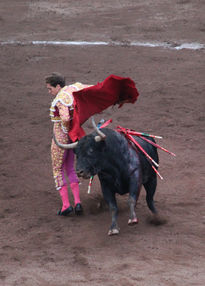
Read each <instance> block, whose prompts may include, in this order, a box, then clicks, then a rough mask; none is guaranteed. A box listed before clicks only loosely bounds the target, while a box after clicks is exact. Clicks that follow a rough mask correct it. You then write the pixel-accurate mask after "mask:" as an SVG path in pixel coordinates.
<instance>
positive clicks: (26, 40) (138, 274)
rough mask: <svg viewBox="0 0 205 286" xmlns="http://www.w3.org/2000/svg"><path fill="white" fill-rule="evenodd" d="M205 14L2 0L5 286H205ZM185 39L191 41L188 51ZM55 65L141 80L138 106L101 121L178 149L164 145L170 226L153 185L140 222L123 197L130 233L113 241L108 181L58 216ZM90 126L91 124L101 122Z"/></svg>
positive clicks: (161, 185)
mask: <svg viewBox="0 0 205 286" xmlns="http://www.w3.org/2000/svg"><path fill="white" fill-rule="evenodd" d="M204 14H205V2H204V0H173V1H168V0H155V1H151V0H146V1H143V0H138V1H132V0H127V1H120V0H113V1H108V0H106V1H100V0H96V1H91V0H88V1H82V0H81V1H74V0H71V1H66V0H61V1H54V0H49V1H48V0H45V1H37V0H27V1H26V0H18V1H15V0H9V1H6V0H1V3H0V74H1V77H0V86H1V93H0V98H1V106H0V111H1V112H0V118H1V134H0V152H1V165H0V168H1V172H0V176H1V180H0V186H1V191H0V204H1V207H0V229H1V231H0V249H1V252H0V260H1V262H0V263H1V265H0V285H2V286H57V285H58V286H74V285H75V286H105V285H106V286H113V285H119V286H150V285H154V286H178V285H180V286H203V285H205V272H204V269H205V211H204V204H205V192H204V186H205V179H204V178H205V168H204V158H205V151H204V141H205V129H204V126H205V114H204V110H205V94H204V93H205V80H204V74H205V65H204V62H205V48H204V45H205V17H204ZM12 41H13V42H12ZM31 41H88V42H93V41H94V42H95V41H101V42H106V43H108V44H106V45H87V46H86V45H84V46H83V45H76V46H72V45H64V46H63V45H48V44H45V45H42V44H39V45H34V44H31V43H30V42H31ZM118 42H120V45H117V44H116V43H118ZM134 42H135V43H137V44H136V45H132V44H131V43H134ZM139 43H149V44H148V46H146V45H144V46H143V44H139ZM150 43H152V44H153V47H150ZM183 44H189V46H187V47H189V49H187V48H186V49H181V48H178V47H182V46H181V45H183ZM197 47H201V49H198V48H197ZM52 71H59V72H61V73H63V74H65V76H66V78H67V81H68V83H69V84H70V83H73V82H75V81H80V82H83V83H89V84H95V83H97V82H99V81H102V80H104V79H105V78H106V77H107V76H108V75H110V74H116V75H119V76H125V77H130V78H132V79H133V80H134V81H135V83H136V86H137V88H138V90H139V93H140V97H139V100H138V101H137V102H136V104H134V105H132V104H127V105H125V106H124V107H123V108H122V109H117V108H113V109H112V108H110V109H108V110H106V111H105V112H104V113H103V114H101V115H99V116H97V117H96V119H100V118H102V117H103V118H105V119H109V118H112V119H113V123H112V125H111V128H115V127H116V126H117V125H122V126H124V127H128V128H133V129H135V130H138V131H144V132H150V133H153V134H156V135H161V136H163V140H162V141H160V140H158V141H157V142H158V143H160V144H161V145H162V146H164V147H166V148H167V149H169V150H171V151H173V152H174V153H176V154H177V157H176V158H174V157H171V156H170V155H168V154H166V153H164V152H162V151H159V155H160V163H161V165H160V169H159V171H160V173H161V174H162V175H163V176H164V180H163V181H161V180H159V181H158V189H157V193H156V196H155V200H156V206H157V208H158V210H159V212H160V215H161V217H163V218H165V219H166V221H167V223H166V224H164V225H161V226H158V227H157V226H154V225H150V224H148V223H147V220H148V218H149V216H150V212H149V210H148V208H147V206H146V203H145V192H144V190H142V192H141V196H140V198H139V201H138V205H137V214H138V218H139V224H138V225H137V226H134V227H129V226H128V225H127V220H128V205H127V197H126V196H124V197H118V201H119V224H120V228H121V232H120V235H119V236H114V237H108V236H107V231H108V227H109V224H110V214H109V211H108V209H107V207H102V208H98V205H99V202H100V201H101V190H100V186H99V182H98V179H97V178H95V180H94V183H93V187H92V191H91V194H90V195H89V194H87V187H88V181H86V180H81V185H80V188H81V198H82V203H83V206H84V210H85V213H84V216H82V217H75V216H72V217H67V218H62V217H58V216H57V215H56V211H57V210H58V209H59V208H60V206H61V202H60V198H59V195H58V193H57V192H56V191H55V188H54V182H53V178H52V170H51V161H50V141H51V137H52V124H51V122H50V119H49V106H50V102H51V97H50V96H49V95H48V94H47V90H46V88H45V84H44V77H45V76H46V75H47V74H49V73H50V72H52ZM85 129H86V131H87V132H88V133H89V132H91V131H92V127H91V124H90V122H87V123H86V124H85Z"/></svg>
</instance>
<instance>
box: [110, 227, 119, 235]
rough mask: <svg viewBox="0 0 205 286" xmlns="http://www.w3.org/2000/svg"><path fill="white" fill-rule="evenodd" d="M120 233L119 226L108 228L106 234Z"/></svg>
mask: <svg viewBox="0 0 205 286" xmlns="http://www.w3.org/2000/svg"><path fill="white" fill-rule="evenodd" d="M119 233H120V230H119V228H113V229H110V230H109V231H108V235H109V236H111V235H116V234H119Z"/></svg>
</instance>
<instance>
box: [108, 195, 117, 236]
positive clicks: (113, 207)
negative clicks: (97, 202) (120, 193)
mask: <svg viewBox="0 0 205 286" xmlns="http://www.w3.org/2000/svg"><path fill="white" fill-rule="evenodd" d="M109 209H110V212H111V217H112V224H111V226H110V229H109V231H108V235H115V234H119V232H120V228H119V227H118V224H117V215H118V208H117V203H116V200H114V201H110V202H109Z"/></svg>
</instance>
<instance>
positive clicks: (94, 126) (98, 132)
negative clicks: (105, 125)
mask: <svg viewBox="0 0 205 286" xmlns="http://www.w3.org/2000/svg"><path fill="white" fill-rule="evenodd" d="M91 119H92V125H93V128H94V129H95V131H96V132H97V134H98V135H99V136H95V141H96V142H100V141H101V140H105V138H106V135H105V134H104V133H103V132H102V131H100V130H99V128H97V126H96V124H95V120H94V117H93V116H92V118H91Z"/></svg>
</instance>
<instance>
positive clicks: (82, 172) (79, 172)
mask: <svg viewBox="0 0 205 286" xmlns="http://www.w3.org/2000/svg"><path fill="white" fill-rule="evenodd" d="M76 174H77V176H78V177H81V178H83V179H89V178H90V175H89V174H86V173H85V172H84V171H83V170H76Z"/></svg>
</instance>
